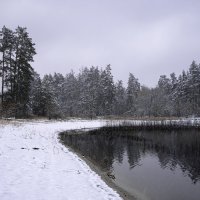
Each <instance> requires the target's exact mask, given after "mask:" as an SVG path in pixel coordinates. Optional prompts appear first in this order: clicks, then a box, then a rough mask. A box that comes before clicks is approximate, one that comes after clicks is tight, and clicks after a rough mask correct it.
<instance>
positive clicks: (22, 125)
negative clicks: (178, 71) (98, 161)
mask: <svg viewBox="0 0 200 200" xmlns="http://www.w3.org/2000/svg"><path fill="white" fill-rule="evenodd" d="M103 124H104V122H103V121H80V120H76V121H67V122H49V121H35V122H23V121H21V122H20V121H15V122H14V121H11V122H8V123H5V121H0V200H79V199H80V200H86V199H87V200H98V199H99V200H100V199H109V200H114V199H116V200H118V199H121V198H120V197H119V195H118V194H117V192H115V191H114V190H113V189H111V188H110V187H109V186H107V185H106V184H105V183H104V182H103V180H102V179H101V178H100V177H99V176H98V175H97V174H96V173H95V172H93V171H92V170H91V169H90V168H89V167H88V165H87V164H86V163H85V162H84V161H83V160H81V159H79V158H78V156H76V155H75V154H74V153H72V152H70V151H69V150H68V149H67V148H66V147H64V146H63V145H62V144H60V143H59V141H58V139H57V136H58V133H59V132H61V131H65V130H69V129H79V128H93V127H100V126H103Z"/></svg>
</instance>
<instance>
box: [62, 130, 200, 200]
mask: <svg viewBox="0 0 200 200" xmlns="http://www.w3.org/2000/svg"><path fill="white" fill-rule="evenodd" d="M61 139H62V141H63V142H64V143H65V144H66V145H67V146H70V147H71V148H72V149H74V150H75V151H77V152H79V153H81V154H82V155H84V156H85V157H87V158H88V159H89V160H90V161H92V162H93V163H94V164H95V165H97V166H98V167H99V168H100V169H101V170H102V171H105V172H109V174H112V175H114V176H113V177H112V178H114V177H115V178H114V179H112V178H111V179H112V181H113V182H114V183H115V184H116V185H117V186H119V187H120V188H122V189H123V190H125V191H127V192H128V193H129V194H132V195H134V196H136V197H138V198H139V199H152V200H199V199H200V132H199V131H193V130H191V131H188V130H187V131H131V130H130V131H129V130H125V131H120V130H117V131H116V130H112V129H111V128H108V129H105V128H104V129H99V130H95V131H89V132H87V133H81V134H74V133H73V134H70V133H68V134H63V135H61Z"/></svg>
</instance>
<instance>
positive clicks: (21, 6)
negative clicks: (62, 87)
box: [0, 0, 200, 86]
mask: <svg viewBox="0 0 200 200" xmlns="http://www.w3.org/2000/svg"><path fill="white" fill-rule="evenodd" d="M3 25H5V26H6V27H8V28H11V29H14V28H16V27H17V26H18V25H19V26H23V27H27V29H28V32H29V34H30V37H32V38H33V41H34V42H35V44H36V51H37V55H36V56H35V62H34V63H33V66H34V68H35V69H36V71H37V72H39V73H40V74H42V75H44V74H45V73H53V72H60V73H63V74H66V73H68V72H70V70H71V69H73V70H74V71H75V72H78V70H79V69H80V68H82V67H84V66H92V65H93V66H100V67H105V66H106V65H107V64H111V67H112V71H113V75H114V77H115V80H118V79H121V80H123V81H124V83H126V82H127V79H128V74H129V72H131V73H133V74H134V75H135V76H136V77H137V78H139V81H140V82H141V83H142V84H145V85H148V86H155V85H156V84H157V81H158V78H159V76H160V75H162V74H166V75H169V74H170V73H171V72H175V73H177V74H179V73H181V71H182V70H183V69H188V67H189V65H190V64H191V62H192V60H196V61H197V62H198V63H199V62H200V1H199V0H0V27H1V28H2V27H3Z"/></svg>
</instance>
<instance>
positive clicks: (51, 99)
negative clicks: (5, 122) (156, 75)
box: [31, 61, 200, 117]
mask: <svg viewBox="0 0 200 200" xmlns="http://www.w3.org/2000/svg"><path fill="white" fill-rule="evenodd" d="M31 95H32V96H31V100H32V105H33V114H34V115H44V116H52V117H60V116H62V117H68V116H69V117H78V116H79V117H96V116H108V115H115V116H134V117H152V116H154V117H172V116H175V117H181V116H192V115H193V116H199V115H200V65H197V64H196V63H195V62H194V61H193V62H192V64H191V65H190V67H189V70H188V71H186V72H185V71H183V72H182V74H181V75H179V76H178V77H176V75H175V74H174V73H172V74H171V75H170V77H169V78H168V77H166V76H165V75H162V76H160V79H159V81H158V84H157V86H156V87H155V88H148V87H145V86H141V85H140V83H139V82H138V79H137V78H135V77H134V75H133V74H131V73H130V74H129V79H128V84H127V87H125V86H124V85H123V83H122V81H117V82H116V83H115V82H114V80H113V76H112V73H111V67H110V65H108V66H107V67H106V68H105V69H104V70H102V69H99V68H98V67H90V68H87V67H86V68H84V69H82V71H81V72H80V73H78V74H74V73H73V72H71V73H69V74H67V75H66V76H63V75H62V74H59V73H55V74H54V75H45V76H44V78H43V79H42V80H41V79H40V77H39V75H37V74H36V75H35V78H34V81H33V86H32V94H31Z"/></svg>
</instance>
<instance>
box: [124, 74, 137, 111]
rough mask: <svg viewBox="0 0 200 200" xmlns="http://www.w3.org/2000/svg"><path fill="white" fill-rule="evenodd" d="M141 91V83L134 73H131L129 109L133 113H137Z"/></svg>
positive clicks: (129, 80)
mask: <svg viewBox="0 0 200 200" xmlns="http://www.w3.org/2000/svg"><path fill="white" fill-rule="evenodd" d="M139 91H140V83H139V82H138V79H136V78H135V77H134V75H133V74H132V73H130V74H129V79H128V87H127V91H126V93H127V103H126V106H127V111H128V113H129V114H131V115H135V113H136V108H137V97H138V93H139Z"/></svg>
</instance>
